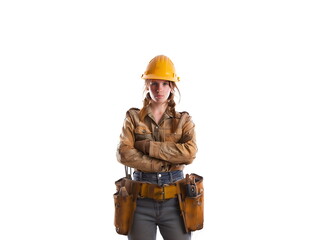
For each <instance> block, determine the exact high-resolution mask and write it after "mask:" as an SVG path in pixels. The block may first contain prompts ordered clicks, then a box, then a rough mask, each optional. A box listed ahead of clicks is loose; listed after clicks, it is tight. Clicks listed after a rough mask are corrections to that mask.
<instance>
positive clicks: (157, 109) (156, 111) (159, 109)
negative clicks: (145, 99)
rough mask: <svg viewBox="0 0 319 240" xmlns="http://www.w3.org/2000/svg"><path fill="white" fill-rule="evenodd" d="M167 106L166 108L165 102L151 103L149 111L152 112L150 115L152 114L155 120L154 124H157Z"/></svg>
mask: <svg viewBox="0 0 319 240" xmlns="http://www.w3.org/2000/svg"><path fill="white" fill-rule="evenodd" d="M167 106H168V104H167V102H165V103H156V102H152V103H151V110H152V113H153V116H154V118H155V121H156V123H159V121H160V119H161V118H162V116H163V114H164V112H165V111H166V108H167Z"/></svg>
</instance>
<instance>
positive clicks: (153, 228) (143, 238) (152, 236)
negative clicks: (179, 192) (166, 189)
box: [128, 198, 191, 240]
mask: <svg viewBox="0 0 319 240" xmlns="http://www.w3.org/2000/svg"><path fill="white" fill-rule="evenodd" d="M157 227H158V228H159V231H160V233H161V235H162V236H163V238H164V240H190V239H191V233H190V232H189V233H186V232H185V230H184V223H183V219H182V216H181V213H180V210H179V204H178V200H177V198H172V199H168V200H165V201H155V200H153V199H147V198H144V199H137V204H136V210H135V213H134V220H133V224H132V228H131V231H130V232H129V234H128V239H129V240H156V233H157Z"/></svg>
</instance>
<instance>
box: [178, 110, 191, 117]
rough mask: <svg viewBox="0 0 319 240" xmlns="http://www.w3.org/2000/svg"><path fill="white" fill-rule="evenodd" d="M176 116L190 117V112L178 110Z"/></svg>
mask: <svg viewBox="0 0 319 240" xmlns="http://www.w3.org/2000/svg"><path fill="white" fill-rule="evenodd" d="M175 117H176V118H188V117H190V114H189V113H188V112H186V111H182V112H177V111H176V115H175Z"/></svg>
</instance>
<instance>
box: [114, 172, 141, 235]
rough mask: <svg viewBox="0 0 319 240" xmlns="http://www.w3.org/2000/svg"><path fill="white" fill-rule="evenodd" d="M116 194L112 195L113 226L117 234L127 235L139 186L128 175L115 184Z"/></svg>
mask: <svg viewBox="0 0 319 240" xmlns="http://www.w3.org/2000/svg"><path fill="white" fill-rule="evenodd" d="M115 186H116V193H115V194H113V198H114V206H115V214H114V226H115V230H116V232H117V233H118V234H121V235H127V234H128V233H129V231H130V228H131V225H132V222H133V216H134V211H135V208H136V199H137V193H138V190H139V189H138V188H139V184H137V182H136V181H133V180H131V177H130V175H127V177H124V178H121V179H119V180H117V181H116V182H115Z"/></svg>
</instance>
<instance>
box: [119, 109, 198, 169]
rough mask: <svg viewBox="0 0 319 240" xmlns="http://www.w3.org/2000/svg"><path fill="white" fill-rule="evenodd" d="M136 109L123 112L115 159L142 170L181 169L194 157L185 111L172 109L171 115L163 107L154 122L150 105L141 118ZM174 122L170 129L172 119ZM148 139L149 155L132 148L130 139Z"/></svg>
mask: <svg viewBox="0 0 319 240" xmlns="http://www.w3.org/2000/svg"><path fill="white" fill-rule="evenodd" d="M139 111H140V110H139V109H137V108H131V109H130V110H128V111H127V112H126V118H125V120H124V124H123V128H122V133H121V135H120V143H119V145H118V148H117V154H116V155H117V160H118V161H119V162H120V163H122V164H124V165H126V166H129V167H132V168H134V169H135V170H138V171H142V172H170V171H174V170H183V169H184V166H185V164H190V163H192V161H193V160H194V159H195V155H196V152H197V146H196V137H195V125H194V123H193V122H192V120H191V117H190V115H189V114H188V113H187V112H176V116H175V117H174V116H173V114H172V113H171V112H169V111H168V110H166V112H165V113H164V114H163V117H162V118H161V120H160V121H159V123H158V124H157V123H156V122H155V120H154V117H153V115H152V112H151V110H150V108H149V109H148V114H147V116H146V117H145V119H144V121H143V122H142V121H140V119H139ZM174 120H176V121H177V127H176V130H175V131H174V132H173V131H172V123H173V121H174ZM145 139H148V140H150V148H149V155H146V154H144V153H143V152H141V151H139V150H137V149H135V148H134V142H135V141H140V140H145Z"/></svg>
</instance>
